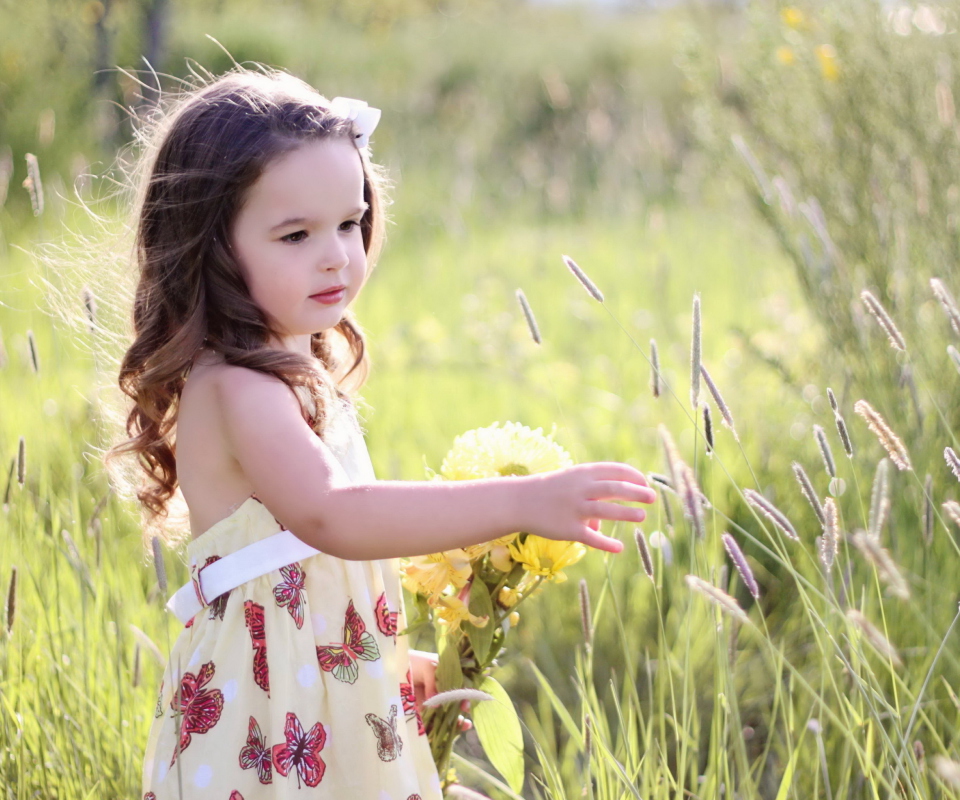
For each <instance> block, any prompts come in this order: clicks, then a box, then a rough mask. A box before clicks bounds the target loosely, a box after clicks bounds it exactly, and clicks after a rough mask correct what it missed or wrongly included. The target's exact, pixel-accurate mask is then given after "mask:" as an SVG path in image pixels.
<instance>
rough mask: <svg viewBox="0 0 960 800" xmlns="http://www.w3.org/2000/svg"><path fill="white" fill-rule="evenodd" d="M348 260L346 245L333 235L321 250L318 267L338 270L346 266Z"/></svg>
mask: <svg viewBox="0 0 960 800" xmlns="http://www.w3.org/2000/svg"><path fill="white" fill-rule="evenodd" d="M349 262H350V258H349V256H348V255H347V248H346V246H345V245H344V243H343V242H342V241H340V238H339V237H337V236H334V237H333V239H332V241H330V242H329V243H328V244H327V246H326V247H325V248H324V250H323V253H322V255H321V257H320V268H321V269H324V270H339V269H343V268H344V267H346V266H347V264H348V263H349Z"/></svg>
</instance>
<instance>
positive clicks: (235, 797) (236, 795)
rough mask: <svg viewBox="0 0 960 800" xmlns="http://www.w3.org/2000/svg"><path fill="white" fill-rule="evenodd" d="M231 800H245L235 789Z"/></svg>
mask: <svg viewBox="0 0 960 800" xmlns="http://www.w3.org/2000/svg"><path fill="white" fill-rule="evenodd" d="M230 800H243V795H242V794H240V792H238V791H237V790H236V789H234V790H233V791H232V792H230ZM407 800H410V798H407Z"/></svg>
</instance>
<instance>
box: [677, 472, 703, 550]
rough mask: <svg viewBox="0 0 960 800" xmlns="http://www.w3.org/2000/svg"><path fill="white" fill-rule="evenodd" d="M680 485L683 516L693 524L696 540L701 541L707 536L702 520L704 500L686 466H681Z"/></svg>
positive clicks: (693, 476)
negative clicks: (681, 481) (681, 486)
mask: <svg viewBox="0 0 960 800" xmlns="http://www.w3.org/2000/svg"><path fill="white" fill-rule="evenodd" d="M682 485H683V490H682V493H681V497H682V498H683V511H684V516H686V517H687V518H688V519H689V520H690V521H691V522H692V523H693V530H694V533H696V535H697V539H700V540H701V541H702V540H703V538H704V537H705V536H706V535H707V529H706V522H705V520H704V518H703V501H704V499H705V498H704V496H703V494H702V492H701V491H700V488H699V487H698V486H697V477H696V475H694V474H693V470H692V469H691V468H690V467H688V466H687V465H686V464H684V465H683V484H682Z"/></svg>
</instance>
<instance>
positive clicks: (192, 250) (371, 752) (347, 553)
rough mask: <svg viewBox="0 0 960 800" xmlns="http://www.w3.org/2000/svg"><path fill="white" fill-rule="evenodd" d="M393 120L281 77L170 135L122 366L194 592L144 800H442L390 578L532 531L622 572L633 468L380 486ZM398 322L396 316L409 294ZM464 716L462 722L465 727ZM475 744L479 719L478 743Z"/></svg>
mask: <svg viewBox="0 0 960 800" xmlns="http://www.w3.org/2000/svg"><path fill="white" fill-rule="evenodd" d="M378 119H379V111H377V110H376V109H372V108H370V107H369V106H367V104H366V103H363V102H360V101H355V100H348V99H345V98H336V99H335V100H334V101H333V102H329V101H327V100H326V99H325V98H324V97H323V96H322V95H320V94H318V93H317V92H316V91H314V90H313V89H311V88H310V87H309V86H308V85H306V84H305V83H303V82H302V81H300V80H298V79H296V78H293V77H291V76H290V75H288V74H286V73H282V72H272V71H268V70H263V71H261V72H253V71H247V70H245V69H241V68H237V69H235V70H233V71H231V72H230V73H227V74H226V75H224V76H222V77H220V78H219V79H217V80H214V81H212V82H210V83H208V84H207V85H206V86H203V87H200V88H196V89H194V90H192V91H190V92H187V93H185V94H184V95H183V96H182V97H181V98H179V99H178V101H177V103H176V104H175V106H174V107H173V108H171V109H170V111H169V114H167V115H166V117H165V118H164V121H163V122H162V123H161V124H159V125H157V126H156V132H155V134H154V138H153V145H152V148H151V149H150V150H149V151H148V152H149V153H150V155H149V156H148V158H147V160H146V161H145V164H146V167H145V172H144V180H143V186H142V190H141V193H140V197H139V199H138V205H137V210H138V218H137V230H136V236H137V242H136V245H137V246H136V255H137V259H138V263H139V270H140V272H139V283H138V286H137V289H136V295H135V299H134V308H133V323H134V333H135V338H134V341H133V344H132V345H131V346H130V348H129V349H128V350H127V352H126V354H125V356H124V358H123V361H122V364H121V369H120V376H119V382H120V386H121V388H122V389H123V391H124V392H125V393H126V394H127V395H128V396H129V397H131V398H132V399H133V400H134V404H133V407H132V410H130V413H129V417H128V419H127V433H128V435H129V436H130V438H129V439H127V440H126V441H125V442H124V443H123V444H122V445H118V446H117V447H115V448H113V450H112V451H111V453H110V454H109V457H114V456H116V455H119V454H120V453H124V452H126V453H133V454H135V455H137V456H138V462H139V465H140V466H142V467H143V469H144V470H146V473H147V475H146V479H145V481H144V482H143V484H142V485H141V486H140V488H139V490H138V497H139V499H140V500H141V501H142V503H143V506H144V508H145V510H146V512H147V515H148V518H149V519H151V520H153V521H154V522H156V521H157V520H163V519H164V518H165V517H166V516H167V514H168V511H169V507H170V505H171V501H174V500H175V499H176V498H175V497H174V495H175V494H176V493H177V492H178V491H179V492H182V497H183V499H184V500H185V502H186V506H187V508H188V509H189V521H190V529H191V532H192V538H191V539H190V540H189V542H188V544H187V547H186V554H187V561H188V564H189V568H190V575H191V583H190V584H188V585H187V586H185V587H184V588H183V589H181V590H180V591H178V592H177V593H176V594H175V595H174V596H173V598H172V599H171V600H170V603H169V604H168V607H169V608H170V609H171V610H172V611H173V612H174V613H175V614H176V615H177V616H178V617H179V618H180V619H181V620H182V621H183V622H184V628H183V629H182V631H181V632H180V634H179V637H178V638H177V639H176V641H175V643H174V644H173V647H172V651H171V654H170V658H169V662H168V666H167V667H166V669H165V672H164V677H163V681H162V684H161V687H160V693H159V698H158V701H157V705H156V710H155V718H154V720H153V723H152V726H151V729H150V733H149V738H148V741H147V746H146V754H145V762H144V770H143V796H144V798H145V800H146V799H147V798H150V799H151V800H174V798H201V797H202V798H216V799H217V800H228V798H229V800H241V798H246V800H260V799H261V798H293V797H297V798H339V799H340V800H343V799H345V798H349V799H350V800H416V798H421V800H439V798H440V782H439V778H438V775H437V772H436V769H435V767H434V765H433V762H432V759H431V756H430V749H429V746H428V743H427V738H426V735H425V731H424V730H423V725H422V721H421V717H420V703H421V702H422V700H423V699H424V698H425V697H427V696H429V695H431V694H434V693H435V675H434V672H435V668H436V656H431V654H426V653H418V652H416V651H408V649H407V644H406V641H405V637H403V636H398V631H401V630H403V628H404V626H405V624H406V622H405V618H404V609H403V602H402V601H403V598H402V593H401V589H400V583H399V570H398V566H399V564H398V557H400V556H413V555H422V554H428V553H435V552H439V551H441V550H448V549H452V548H458V547H466V546H468V545H474V544H479V543H481V542H485V541H489V540H490V539H493V538H495V537H498V536H503V535H506V534H509V533H512V532H514V531H518V530H523V531H528V532H529V533H531V534H536V535H539V536H545V537H549V538H553V539H561V540H575V541H580V542H583V543H585V544H587V545H590V546H593V547H596V548H599V549H603V550H608V551H610V552H619V551H620V550H621V549H622V544H621V543H620V542H619V541H618V540H616V539H612V538H609V537H606V536H603V535H601V534H600V533H599V526H600V520H601V519H611V520H625V521H630V522H639V521H641V520H642V519H643V518H644V513H643V511H642V510H640V509H638V508H636V507H633V506H626V505H621V504H620V503H617V502H607V501H610V500H621V501H632V502H640V503H650V502H653V500H654V497H655V495H654V493H653V491H652V490H651V489H650V488H649V487H648V486H647V484H646V481H645V479H644V477H643V475H642V474H641V473H640V472H638V471H637V470H636V469H634V468H633V467H630V466H628V465H626V464H620V463H606V462H601V463H590V464H580V465H577V466H574V467H571V468H569V469H563V470H558V471H556V472H551V473H546V474H542V475H531V476H523V477H514V478H510V479H489V480H473V481H458V482H432V481H419V482H417V481H410V482H408V481H378V480H377V479H376V477H375V475H374V472H373V468H372V466H371V463H370V458H369V455H368V453H367V449H366V446H365V443H364V439H363V434H362V431H361V428H360V427H359V422H358V419H357V415H356V412H355V410H354V399H355V397H356V395H355V392H356V389H357V388H359V385H361V384H362V382H363V379H364V377H365V373H366V364H367V361H366V357H365V351H364V339H363V336H362V334H361V332H360V329H359V327H358V326H357V324H356V323H355V322H354V321H353V316H352V313H351V312H349V311H348V310H347V309H348V306H350V304H351V303H352V302H353V301H354V299H355V298H356V297H357V295H358V294H359V292H360V290H361V288H362V287H363V285H364V283H365V281H366V280H367V278H368V276H369V274H370V270H371V269H372V267H373V265H374V262H375V259H376V256H377V254H378V252H379V249H380V246H381V242H382V239H383V228H384V220H383V203H384V194H383V186H384V181H383V178H382V176H381V173H380V171H379V170H378V169H377V168H376V167H375V165H373V164H372V163H371V161H370V157H369V152H368V147H367V140H368V137H369V135H370V133H371V131H372V130H373V128H374V127H375V125H376V123H377V120H378ZM398 302H402V299H401V298H398ZM465 710H466V709H465ZM467 724H468V723H466V722H464V723H463V725H464V726H465V725H467Z"/></svg>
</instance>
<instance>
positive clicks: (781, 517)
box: [743, 489, 800, 542]
mask: <svg viewBox="0 0 960 800" xmlns="http://www.w3.org/2000/svg"><path fill="white" fill-rule="evenodd" d="M743 496H744V497H745V498H746V499H747V502H748V503H750V505H752V506H753V507H754V508H756V509H757V510H759V511H761V512H762V513H763V514H764V515H765V516H766V517H767V518H768V519H769V520H770V521H771V522H772V523H773V524H774V525H776V526H777V527H778V528H779V529H780V530H781V531H782V532H783V534H784V536H786V537H787V538H788V539H793V541H795V542H799V541H800V537H799V536H798V535H797V531H796V529H795V528H794V527H793V523H791V522H790V520H789V519H787V517H786V515H785V514H784V513H783V512H782V511H781V510H780V509H779V508H777V507H776V506H775V505H774V504H773V503H771V502H770V501H769V500H767V498H766V497H764V496H763V495H762V494H760V492H757V491H755V490H753V489H744V490H743Z"/></svg>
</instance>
